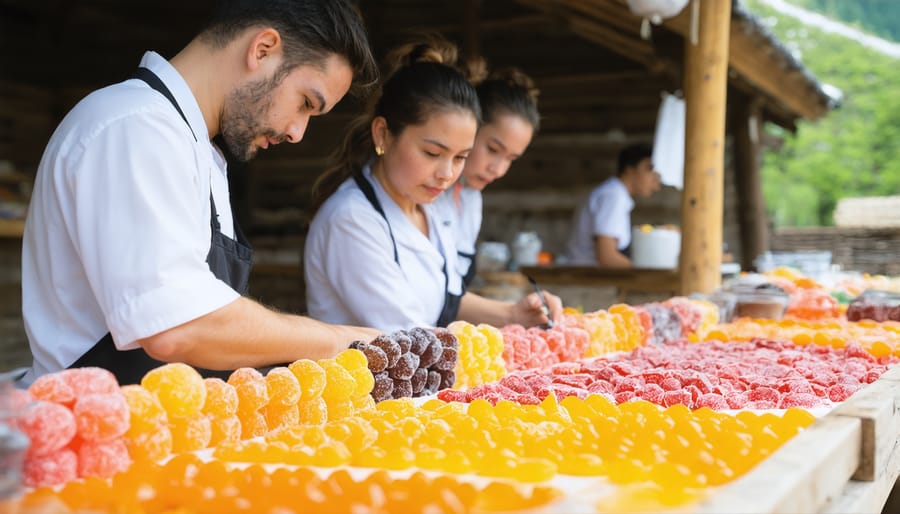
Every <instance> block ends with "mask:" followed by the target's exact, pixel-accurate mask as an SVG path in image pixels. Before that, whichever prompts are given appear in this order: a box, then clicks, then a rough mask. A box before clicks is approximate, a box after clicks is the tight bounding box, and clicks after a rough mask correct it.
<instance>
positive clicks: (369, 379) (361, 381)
mask: <svg viewBox="0 0 900 514" xmlns="http://www.w3.org/2000/svg"><path fill="white" fill-rule="evenodd" d="M350 375H352V376H353V381H354V382H356V389H355V390H354V391H353V397H354V398H359V397H360V396H367V395H368V394H369V393H371V392H372V388H373V387H375V376H374V375H373V374H372V372H371V371H369V370H368V369H367V368H357V369H354V370H353V371H351V372H350Z"/></svg>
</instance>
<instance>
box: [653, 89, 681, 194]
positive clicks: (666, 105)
mask: <svg viewBox="0 0 900 514" xmlns="http://www.w3.org/2000/svg"><path fill="white" fill-rule="evenodd" d="M653 166H654V167H655V168H656V171H658V172H659V174H660V176H661V177H662V183H663V184H665V185H667V186H672V187H674V188H676V189H681V188H682V187H684V99H682V98H678V97H677V96H675V95H670V94H669V93H665V92H664V93H663V94H662V103H661V104H660V106H659V116H657V118H656V133H655V135H654V136H653Z"/></svg>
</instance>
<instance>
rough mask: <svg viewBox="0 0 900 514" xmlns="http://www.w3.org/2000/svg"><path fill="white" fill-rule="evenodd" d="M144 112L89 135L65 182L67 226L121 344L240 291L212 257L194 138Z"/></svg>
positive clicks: (209, 307) (208, 309) (211, 307)
mask: <svg viewBox="0 0 900 514" xmlns="http://www.w3.org/2000/svg"><path fill="white" fill-rule="evenodd" d="M141 115H142V116H143V123H140V124H136V123H134V121H133V120H131V121H130V122H127V121H123V120H118V121H116V122H113V123H111V124H110V125H108V126H106V127H104V129H103V130H101V131H100V132H99V133H97V134H96V135H95V136H94V137H93V138H91V139H89V140H87V141H83V142H82V143H81V144H82V145H83V147H82V148H81V149H79V150H80V151H78V152H73V154H72V155H73V159H76V161H75V162H70V163H68V166H67V169H68V170H69V171H70V173H68V174H67V175H66V178H65V179H63V180H65V181H67V183H65V184H58V185H57V186H58V187H59V189H61V190H68V191H71V194H72V195H73V202H74V206H73V207H74V209H73V211H72V212H74V213H75V214H74V218H73V219H67V220H65V222H66V223H67V224H69V227H68V228H69V231H68V232H69V234H71V236H72V238H73V240H74V241H73V242H74V244H75V246H76V247H77V250H78V252H79V253H80V256H81V261H82V263H83V266H84V273H85V275H86V277H87V279H88V281H89V283H90V284H91V288H92V289H93V293H94V296H95V297H96V299H97V302H98V303H99V305H100V307H101V309H102V310H103V312H104V316H105V318H106V323H107V326H108V327H109V330H110V333H111V334H112V336H113V339H114V341H115V343H116V345H117V346H118V347H119V348H121V349H126V348H129V347H133V346H134V344H135V342H136V341H137V340H138V339H142V338H145V337H149V336H152V335H154V334H157V333H159V332H162V331H165V330H168V329H170V328H173V327H175V326H178V325H181V324H183V323H186V322H188V321H190V320H192V319H195V318H198V317H200V316H202V315H204V314H207V313H209V312H212V311H214V310H217V309H219V308H221V307H223V306H225V305H227V304H228V303H230V302H232V301H234V300H235V299H236V298H237V297H238V296H239V295H238V293H237V292H236V291H234V290H233V289H232V288H230V287H229V286H228V285H227V284H225V283H224V282H222V281H220V280H218V279H217V278H216V277H215V276H214V275H213V274H212V272H211V271H210V270H209V266H208V265H207V263H206V256H207V253H208V252H209V246H210V227H209V220H208V219H206V220H203V219H202V217H203V214H202V213H203V212H208V210H207V209H204V204H203V203H202V202H207V205H208V201H209V200H208V198H209V192H208V191H206V192H204V191H201V189H202V188H201V187H200V186H199V184H198V176H197V166H198V164H197V157H196V155H195V152H194V149H193V141H190V140H187V141H185V138H184V134H183V132H182V131H179V130H176V129H175V128H174V127H172V125H171V121H168V120H166V119H165V118H164V117H163V116H161V115H159V114H158V113H154V112H153V111H152V110H149V112H145V113H141ZM110 163H116V166H111V165H110ZM202 171H203V172H205V170H202Z"/></svg>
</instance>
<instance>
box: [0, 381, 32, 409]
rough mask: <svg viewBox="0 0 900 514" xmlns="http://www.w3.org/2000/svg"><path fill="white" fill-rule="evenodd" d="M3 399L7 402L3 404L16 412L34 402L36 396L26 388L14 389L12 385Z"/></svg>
mask: <svg viewBox="0 0 900 514" xmlns="http://www.w3.org/2000/svg"><path fill="white" fill-rule="evenodd" d="M5 400H6V402H7V403H6V404H5V405H4V406H5V407H7V408H8V409H9V410H10V411H11V412H15V413H18V412H21V411H22V410H23V409H24V408H25V407H28V405H30V404H31V403H32V402H34V401H35V400H36V398H35V397H34V396H33V395H32V394H31V393H29V392H28V390H27V389H16V388H15V387H14V388H12V389H11V390H10V391H9V396H8V397H7V398H6V399H5ZM0 401H2V399H0Z"/></svg>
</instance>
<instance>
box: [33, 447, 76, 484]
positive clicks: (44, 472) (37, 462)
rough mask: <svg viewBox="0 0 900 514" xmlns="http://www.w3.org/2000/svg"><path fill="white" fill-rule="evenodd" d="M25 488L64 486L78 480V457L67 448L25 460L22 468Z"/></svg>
mask: <svg viewBox="0 0 900 514" xmlns="http://www.w3.org/2000/svg"><path fill="white" fill-rule="evenodd" d="M23 474H24V475H25V485H26V486H27V487H44V486H54V485H59V484H64V483H66V482H69V481H71V480H75V479H76V478H78V457H77V456H76V455H75V452H73V451H72V450H70V449H68V448H63V449H61V450H57V451H55V452H53V453H49V454H46V455H42V456H40V457H33V458H27V459H25V466H24V468H23Z"/></svg>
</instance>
